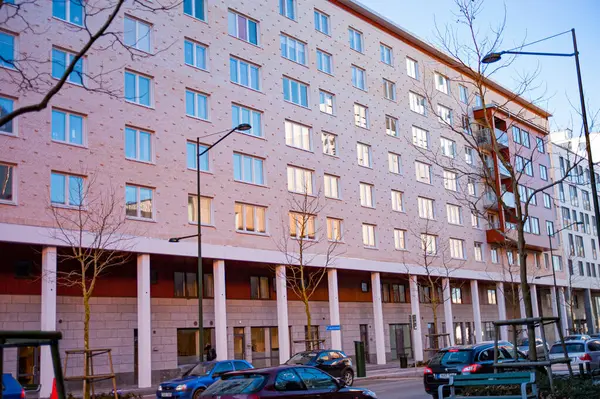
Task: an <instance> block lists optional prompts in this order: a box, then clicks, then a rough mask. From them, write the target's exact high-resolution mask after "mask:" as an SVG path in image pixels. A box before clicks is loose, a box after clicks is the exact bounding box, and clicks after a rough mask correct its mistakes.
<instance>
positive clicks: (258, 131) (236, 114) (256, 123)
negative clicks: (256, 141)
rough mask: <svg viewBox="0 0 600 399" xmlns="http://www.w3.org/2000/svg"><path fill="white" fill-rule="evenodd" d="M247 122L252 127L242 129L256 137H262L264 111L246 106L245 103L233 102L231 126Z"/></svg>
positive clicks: (244, 132)
mask: <svg viewBox="0 0 600 399" xmlns="http://www.w3.org/2000/svg"><path fill="white" fill-rule="evenodd" d="M243 123H247V124H249V125H250V126H252V129H250V130H245V131H241V133H243V134H247V135H250V136H255V137H262V136H263V133H262V112H261V111H257V110H255V109H251V108H247V107H244V106H243V105H238V104H231V127H236V126H239V125H241V124H243Z"/></svg>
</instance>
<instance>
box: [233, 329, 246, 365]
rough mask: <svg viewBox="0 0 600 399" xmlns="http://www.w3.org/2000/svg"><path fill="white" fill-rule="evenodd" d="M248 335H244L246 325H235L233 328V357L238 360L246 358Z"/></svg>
mask: <svg viewBox="0 0 600 399" xmlns="http://www.w3.org/2000/svg"><path fill="white" fill-rule="evenodd" d="M245 348H246V337H245V336H244V327H234V329H233V358H234V359H238V360H245V359H246V349H245Z"/></svg>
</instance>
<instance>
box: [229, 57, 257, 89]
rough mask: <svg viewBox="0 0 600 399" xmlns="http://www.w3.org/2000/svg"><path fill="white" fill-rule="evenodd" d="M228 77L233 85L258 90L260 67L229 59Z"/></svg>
mask: <svg viewBox="0 0 600 399" xmlns="http://www.w3.org/2000/svg"><path fill="white" fill-rule="evenodd" d="M229 75H230V79H231V81H232V82H233V83H237V84H239V85H241V86H244V87H248V88H251V89H254V90H260V67H259V66H258V65H254V64H251V63H249V62H247V61H242V60H240V59H237V58H233V57H230V58H229Z"/></svg>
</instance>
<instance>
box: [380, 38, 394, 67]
mask: <svg viewBox="0 0 600 399" xmlns="http://www.w3.org/2000/svg"><path fill="white" fill-rule="evenodd" d="M379 54H380V60H381V62H383V63H384V64H387V65H392V48H391V47H389V46H386V45H385V44H383V43H380V44H379Z"/></svg>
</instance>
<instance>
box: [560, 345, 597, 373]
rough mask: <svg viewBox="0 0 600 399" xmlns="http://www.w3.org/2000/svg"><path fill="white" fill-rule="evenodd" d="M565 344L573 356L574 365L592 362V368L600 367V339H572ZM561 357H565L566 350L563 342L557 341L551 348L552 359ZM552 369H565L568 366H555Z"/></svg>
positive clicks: (570, 355)
mask: <svg viewBox="0 0 600 399" xmlns="http://www.w3.org/2000/svg"><path fill="white" fill-rule="evenodd" d="M565 346H566V347H567V354H568V355H569V357H570V358H571V365H572V366H575V367H578V364H580V363H583V364H585V363H590V366H591V368H592V370H594V369H597V368H600V340H597V339H587V340H583V339H581V340H578V341H576V340H571V341H567V342H565ZM560 358H564V352H563V348H562V344H561V343H560V342H557V343H555V344H554V345H552V348H550V359H560ZM552 369H553V370H554V369H556V370H558V371H564V370H566V369H567V366H566V365H565V366H558V367H554V366H553V367H552Z"/></svg>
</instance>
